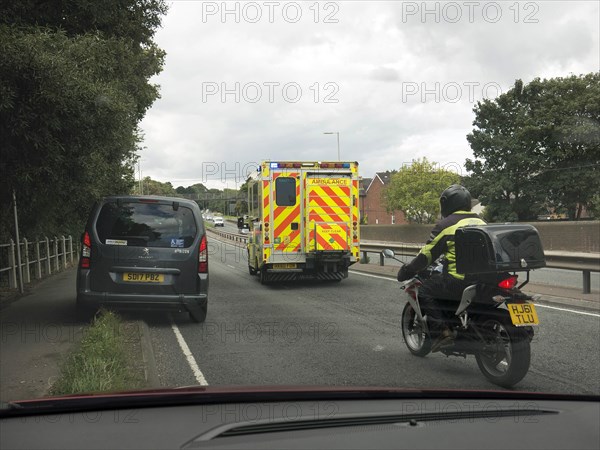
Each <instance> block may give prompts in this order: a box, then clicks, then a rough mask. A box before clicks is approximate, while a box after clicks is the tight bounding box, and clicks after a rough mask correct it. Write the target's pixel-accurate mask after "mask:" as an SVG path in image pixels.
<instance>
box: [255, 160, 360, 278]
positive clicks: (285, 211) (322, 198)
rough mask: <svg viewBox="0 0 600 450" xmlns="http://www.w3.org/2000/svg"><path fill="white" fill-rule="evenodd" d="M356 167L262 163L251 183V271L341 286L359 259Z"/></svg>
mask: <svg viewBox="0 0 600 450" xmlns="http://www.w3.org/2000/svg"><path fill="white" fill-rule="evenodd" d="M358 182H359V175H358V163H357V162H306V161H304V162H301V161H291V162H290V161H264V162H262V163H261V165H260V167H259V168H258V170H257V172H256V173H255V174H253V175H252V176H251V179H250V181H249V183H248V214H249V216H250V232H249V235H248V270H249V271H250V274H252V275H254V274H258V275H259V278H260V281H261V283H267V282H270V281H285V280H296V279H308V278H316V279H324V280H334V281H340V280H342V279H344V278H347V277H348V267H350V265H352V264H354V263H355V262H358V260H359V258H360V251H359V243H360V229H359V223H360V217H359V192H358Z"/></svg>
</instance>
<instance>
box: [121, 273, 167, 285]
mask: <svg viewBox="0 0 600 450" xmlns="http://www.w3.org/2000/svg"><path fill="white" fill-rule="evenodd" d="M123 281H126V282H131V283H163V282H164V281H165V276H164V275H163V274H162V273H124V274H123Z"/></svg>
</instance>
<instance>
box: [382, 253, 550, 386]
mask: <svg viewBox="0 0 600 450" xmlns="http://www.w3.org/2000/svg"><path fill="white" fill-rule="evenodd" d="M383 254H384V255H385V256H386V257H387V258H393V259H395V260H396V261H398V262H400V263H401V264H404V263H403V262H402V261H400V260H399V259H398V258H396V256H395V254H394V252H393V251H392V250H390V249H386V250H384V251H383ZM442 268H443V265H442V264H437V265H433V266H430V267H429V268H428V269H426V270H425V271H423V272H420V273H419V274H417V275H415V276H414V277H413V278H411V279H410V280H407V281H405V282H402V283H401V287H400V288H401V290H402V293H403V297H404V298H405V299H406V305H405V306H404V309H403V311H402V319H401V326H402V335H403V337H404V342H405V343H406V346H407V347H408V350H409V351H410V352H411V353H412V354H413V355H416V356H420V357H424V356H426V355H427V354H429V353H430V352H431V347H432V343H433V338H432V336H431V333H430V329H429V325H428V320H427V311H426V310H423V308H421V305H420V302H419V287H420V286H421V285H422V284H423V281H424V280H425V279H426V278H428V277H430V276H431V275H433V274H434V273H440V272H441V271H442ZM526 272H527V280H526V281H525V282H523V283H522V284H521V285H520V286H518V287H517V275H516V274H512V275H511V274H508V273H498V274H493V275H489V274H488V275H487V276H482V277H481V278H480V279H478V280H477V282H476V283H475V284H472V285H470V286H468V287H467V288H466V289H465V290H464V291H463V294H462V298H461V300H460V303H459V305H458V308H457V309H456V311H445V314H446V316H447V319H446V320H447V324H448V325H449V327H450V328H451V330H452V332H453V334H454V341H453V344H452V345H451V346H449V347H444V348H441V349H440V352H441V353H442V354H445V355H446V356H459V357H464V358H466V357H467V355H474V356H475V359H476V361H477V365H478V367H479V369H480V370H481V372H482V373H483V375H484V376H485V377H486V378H487V379H488V380H489V381H491V382H492V383H494V384H496V385H498V386H502V387H506V388H510V387H512V386H514V385H515V384H517V383H518V382H519V381H521V380H522V379H523V377H525V375H526V374H527V372H528V370H529V365H530V359H531V345H530V344H531V341H532V339H533V336H534V331H533V327H534V326H537V325H539V319H538V316H537V312H536V309H535V305H534V304H532V303H531V302H532V301H536V300H538V299H539V298H540V296H538V295H535V296H529V295H527V294H524V293H523V292H521V288H522V287H523V286H524V285H525V284H527V282H529V271H526ZM453 305H455V303H453Z"/></svg>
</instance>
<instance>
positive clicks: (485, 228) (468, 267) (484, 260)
mask: <svg viewBox="0 0 600 450" xmlns="http://www.w3.org/2000/svg"><path fill="white" fill-rule="evenodd" d="M454 239H455V240H454V243H455V248H456V270H457V272H459V273H463V274H479V273H493V272H513V271H526V270H530V269H539V268H541V267H545V266H546V260H545V257H544V249H543V247H542V242H541V240H540V236H539V234H538V232H537V230H536V229H535V227H533V226H531V225H526V224H493V225H478V226H466V227H463V228H459V229H457V230H456V233H455V235H454Z"/></svg>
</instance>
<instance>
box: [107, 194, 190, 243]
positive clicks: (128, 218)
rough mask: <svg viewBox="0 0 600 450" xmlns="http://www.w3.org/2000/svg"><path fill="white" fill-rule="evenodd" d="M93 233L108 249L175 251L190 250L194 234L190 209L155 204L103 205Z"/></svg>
mask: <svg viewBox="0 0 600 450" xmlns="http://www.w3.org/2000/svg"><path fill="white" fill-rule="evenodd" d="M96 231H97V233H98V237H99V238H100V242H102V243H103V244H108V245H127V246H140V247H165V248H178V247H190V246H191V245H192V244H193V242H194V238H195V236H196V234H197V226H196V221H195V219H194V214H193V212H192V210H191V209H190V208H186V207H185V206H179V208H178V209H177V211H175V210H174V209H173V206H172V205H161V204H157V203H121V204H117V203H116V202H111V203H106V204H105V205H104V206H103V207H102V210H101V211H100V215H99V216H98V220H97V221H96Z"/></svg>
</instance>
